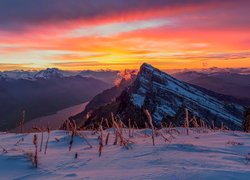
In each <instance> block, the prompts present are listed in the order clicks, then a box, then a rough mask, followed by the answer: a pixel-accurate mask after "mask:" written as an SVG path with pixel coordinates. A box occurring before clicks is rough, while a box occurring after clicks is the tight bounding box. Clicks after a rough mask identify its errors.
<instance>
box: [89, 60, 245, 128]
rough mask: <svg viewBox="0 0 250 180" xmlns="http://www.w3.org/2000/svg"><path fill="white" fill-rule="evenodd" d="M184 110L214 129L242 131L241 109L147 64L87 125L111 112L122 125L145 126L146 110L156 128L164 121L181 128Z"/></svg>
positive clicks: (90, 118) (242, 110) (242, 111)
mask: <svg viewBox="0 0 250 180" xmlns="http://www.w3.org/2000/svg"><path fill="white" fill-rule="evenodd" d="M111 107H112V108H111ZM184 108H187V109H188V110H189V112H190V118H192V116H195V117H196V118H198V119H200V120H202V121H204V122H205V123H206V124H207V125H211V124H212V122H214V124H215V126H217V127H218V126H221V124H222V123H223V124H224V125H226V126H227V127H228V128H230V129H241V122H242V119H243V113H244V111H245V108H244V107H243V106H240V105H238V104H233V103H226V102H223V101H220V100H218V99H217V98H216V97H212V96H210V95H207V94H206V92H205V91H204V92H203V91H202V90H200V89H197V88H195V87H193V86H192V85H190V84H187V83H185V82H182V81H179V80H177V79H175V78H173V77H172V76H170V75H168V74H166V73H164V72H162V71H160V70H158V69H156V68H154V67H152V66H151V65H149V64H143V65H142V66H141V68H140V72H139V73H138V75H137V78H136V80H135V81H134V83H133V84H132V85H131V86H129V87H128V88H127V89H125V90H124V91H123V92H122V94H121V95H120V97H119V98H117V99H116V101H115V102H112V103H110V104H109V105H107V106H106V109H105V107H101V108H100V109H98V110H97V111H96V112H93V113H92V115H91V116H90V117H89V119H88V121H87V124H91V123H93V122H95V121H98V119H100V118H101V117H102V116H104V117H105V116H106V115H107V114H110V111H112V112H114V113H115V114H116V115H117V116H118V117H119V118H120V119H122V120H123V121H124V123H125V124H128V120H129V119H132V120H135V121H136V122H137V124H138V125H139V126H142V127H144V126H145V121H147V120H146V117H145V115H144V112H143V109H148V110H149V111H150V113H151V114H152V117H153V120H154V123H155V124H156V125H159V124H160V123H163V122H164V123H169V122H171V123H174V124H175V125H181V124H183V120H184V114H183V113H184Z"/></svg>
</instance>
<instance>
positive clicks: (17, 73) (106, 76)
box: [0, 68, 119, 85]
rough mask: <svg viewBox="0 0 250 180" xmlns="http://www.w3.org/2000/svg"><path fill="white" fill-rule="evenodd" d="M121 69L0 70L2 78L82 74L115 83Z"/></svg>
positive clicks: (34, 78)
mask: <svg viewBox="0 0 250 180" xmlns="http://www.w3.org/2000/svg"><path fill="white" fill-rule="evenodd" d="M118 72H119V71H112V70H98V71H92V70H83V71H64V70H60V69H58V68H48V69H45V70H41V71H24V70H13V71H2V72H1V71H0V80H6V81H8V80H11V79H23V80H30V81H35V80H37V79H49V78H51V77H71V76H77V75H79V76H82V77H90V78H94V79H98V80H101V81H104V82H106V83H107V84H110V85H113V84H114V82H115V80H116V79H117V78H119V77H118V76H119V75H118Z"/></svg>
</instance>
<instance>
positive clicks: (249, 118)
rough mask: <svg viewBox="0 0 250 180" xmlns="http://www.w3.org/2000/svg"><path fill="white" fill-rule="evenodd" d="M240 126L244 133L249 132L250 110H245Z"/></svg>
mask: <svg viewBox="0 0 250 180" xmlns="http://www.w3.org/2000/svg"><path fill="white" fill-rule="evenodd" d="M242 125H243V130H244V131H245V132H250V108H247V110H246V112H245V114H244V121H243V123H242Z"/></svg>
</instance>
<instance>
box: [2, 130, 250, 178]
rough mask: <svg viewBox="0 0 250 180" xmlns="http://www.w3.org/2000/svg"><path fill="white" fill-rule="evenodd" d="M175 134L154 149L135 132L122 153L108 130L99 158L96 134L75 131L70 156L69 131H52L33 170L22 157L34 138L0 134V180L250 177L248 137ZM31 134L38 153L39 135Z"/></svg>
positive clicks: (160, 140)
mask: <svg viewBox="0 0 250 180" xmlns="http://www.w3.org/2000/svg"><path fill="white" fill-rule="evenodd" d="M128 131H129V130H128V129H124V132H123V135H124V137H126V138H129V135H128ZM177 131H178V132H177ZM177 131H175V130H173V129H172V131H170V130H169V129H162V130H160V133H161V134H162V135H163V136H164V137H165V138H167V139H168V140H169V141H171V142H168V141H165V140H164V138H163V137H162V136H161V135H158V136H156V139H155V144H156V145H155V146H153V145H152V139H151V131H150V130H149V129H144V130H135V131H134V134H133V137H131V138H129V139H130V141H131V142H133V143H132V144H130V145H129V149H126V148H125V147H122V146H120V145H119V144H118V145H113V142H114V137H115V136H114V134H113V129H109V130H105V131H104V133H103V134H104V140H105V138H106V134H107V133H108V132H109V133H110V136H109V142H108V145H105V143H104V147H103V150H102V155H101V156H100V157H99V153H98V149H99V141H100V140H99V139H98V136H99V135H98V133H95V132H91V131H81V132H79V133H80V134H81V137H80V136H75V137H74V142H73V146H72V149H71V151H69V142H70V138H71V134H70V132H66V131H52V132H51V134H50V138H49V144H48V149H47V154H46V155H45V154H44V146H45V142H46V139H47V132H45V133H44V142H43V149H42V152H38V168H35V167H33V166H32V161H31V159H30V157H29V156H28V155H27V154H30V153H34V150H35V146H34V144H33V142H32V141H33V135H34V134H33V133H31V134H10V133H1V134H0V151H1V152H0V179H18V180H26V179H32V180H33V179H55V180H58V179H212V178H217V179H240V180H243V179H249V178H250V162H249V164H248V160H247V158H246V157H247V155H248V153H250V134H246V133H242V132H234V131H220V130H217V131H211V130H207V129H189V135H187V134H186V130H185V129H183V128H178V129H177ZM168 132H171V133H168ZM160 133H159V134H160ZM36 134H37V135H38V150H39V148H40V141H41V133H36ZM156 134H157V133H156ZM170 134H171V135H170ZM83 137H85V139H84V138H83ZM22 140H23V141H22ZM86 140H87V141H88V143H89V144H90V145H92V148H91V147H90V145H89V144H88V143H87V142H86ZM6 151H7V152H6ZM76 153H77V155H78V156H77V158H76V157H75V156H76ZM249 160H250V158H249Z"/></svg>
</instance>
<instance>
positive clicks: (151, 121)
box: [144, 110, 155, 146]
mask: <svg viewBox="0 0 250 180" xmlns="http://www.w3.org/2000/svg"><path fill="white" fill-rule="evenodd" d="M144 113H145V114H146V116H147V118H148V121H149V124H150V126H151V129H152V141H153V145H154V146H155V130H154V125H153V120H152V117H151V114H150V113H149V111H148V110H144Z"/></svg>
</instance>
